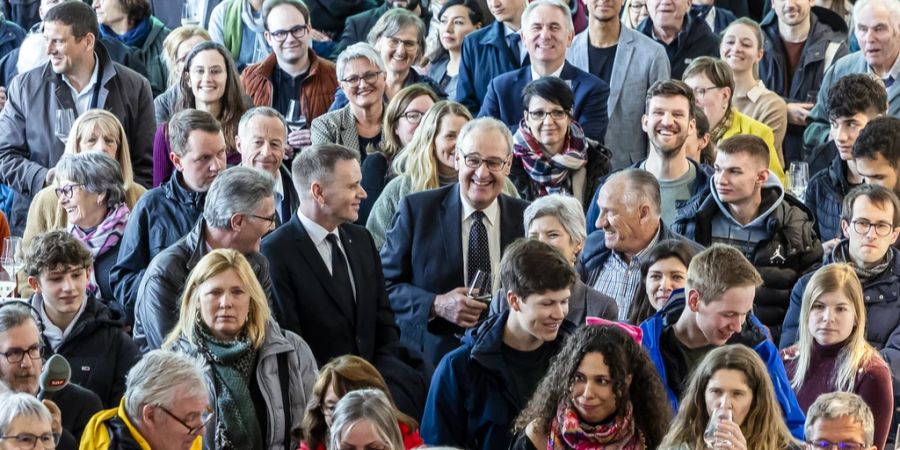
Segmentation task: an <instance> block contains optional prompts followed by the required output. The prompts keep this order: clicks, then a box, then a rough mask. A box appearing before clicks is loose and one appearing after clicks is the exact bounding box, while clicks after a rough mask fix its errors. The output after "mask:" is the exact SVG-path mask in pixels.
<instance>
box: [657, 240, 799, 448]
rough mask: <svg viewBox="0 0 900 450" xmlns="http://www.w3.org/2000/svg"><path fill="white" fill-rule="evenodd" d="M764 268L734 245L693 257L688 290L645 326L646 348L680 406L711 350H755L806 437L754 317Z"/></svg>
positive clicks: (788, 417)
mask: <svg viewBox="0 0 900 450" xmlns="http://www.w3.org/2000/svg"><path fill="white" fill-rule="evenodd" d="M760 284H762V277H760V275H759V272H757V271H756V269H755V268H754V267H753V265H752V264H750V261H748V260H747V258H745V257H744V255H743V254H742V253H741V252H740V251H739V250H737V249H736V248H734V247H731V246H728V245H724V244H713V245H712V246H710V247H709V248H708V249H706V250H704V251H702V252H700V253H699V254H697V256H695V257H694V259H693V260H691V264H690V266H689V267H688V274H687V283H686V284H685V287H684V289H682V290H678V291H675V292H673V293H672V296H671V297H670V298H669V302H668V303H667V304H666V306H665V307H664V308H663V309H661V310H660V311H659V312H658V313H657V314H656V315H654V316H653V317H651V318H650V319H647V321H645V322H644V323H642V324H641V329H643V330H644V340H643V345H644V348H646V349H647V353H648V354H649V356H650V359H651V360H652V361H653V363H654V364H655V365H656V369H657V371H659V375H660V378H662V381H663V384H664V385H665V386H666V389H667V390H668V393H669V401H670V402H671V403H672V406H673V408H674V409H675V410H678V399H679V398H680V397H681V394H682V392H683V390H684V387H685V386H687V384H688V380H689V379H690V376H691V371H692V369H693V368H694V367H696V366H697V364H699V362H700V361H701V360H703V357H704V356H706V354H707V353H708V352H709V351H710V350H712V349H714V348H716V347H720V346H723V345H726V344H743V345H746V346H747V347H750V348H752V349H753V350H755V351H756V353H757V354H759V356H760V358H762V360H763V361H764V362H765V363H766V367H767V368H768V370H769V376H770V377H771V378H772V384H773V386H774V387H775V395H776V397H777V398H778V403H779V404H780V405H781V410H782V412H783V414H784V419H785V422H786V423H787V425H788V428H790V429H791V432H792V433H793V434H794V436H796V437H798V438H801V437H802V436H803V420H804V417H803V411H801V410H800V405H799V404H798V403H797V398H796V397H795V396H794V391H793V390H792V389H791V385H790V383H789V382H788V379H787V373H786V372H785V370H784V364H782V362H781V357H780V355H779V353H778V349H777V348H776V347H775V344H774V343H772V341H771V340H770V339H769V335H768V332H767V331H766V329H765V327H763V325H762V323H760V322H759V320H757V319H756V317H755V316H753V313H752V311H753V298H754V296H755V295H756V288H757V286H759V285H760Z"/></svg>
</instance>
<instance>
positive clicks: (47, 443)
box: [0, 433, 59, 450]
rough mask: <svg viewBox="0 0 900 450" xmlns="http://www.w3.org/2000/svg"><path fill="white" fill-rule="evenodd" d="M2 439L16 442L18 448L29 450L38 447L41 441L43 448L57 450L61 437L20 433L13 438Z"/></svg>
mask: <svg viewBox="0 0 900 450" xmlns="http://www.w3.org/2000/svg"><path fill="white" fill-rule="evenodd" d="M0 439H3V440H7V439H12V440H15V441H16V447H19V448H22V449H29V450H30V449H33V448H35V447H37V443H38V441H41V446H42V447H44V448H45V449H48V450H52V449H54V448H56V444H57V443H59V435H58V434H56V433H44V434H42V435H40V436H37V435H34V434H31V433H19V434H16V435H13V436H0Z"/></svg>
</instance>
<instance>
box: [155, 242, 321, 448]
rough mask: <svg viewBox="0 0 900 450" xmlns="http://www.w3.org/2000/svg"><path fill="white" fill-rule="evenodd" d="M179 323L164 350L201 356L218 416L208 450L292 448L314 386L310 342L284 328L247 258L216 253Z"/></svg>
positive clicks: (192, 286) (197, 273) (200, 268)
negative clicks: (280, 324)
mask: <svg viewBox="0 0 900 450" xmlns="http://www.w3.org/2000/svg"><path fill="white" fill-rule="evenodd" d="M180 309H181V311H180V313H179V319H178V323H177V324H176V325H175V328H174V329H173V330H172V332H171V333H170V334H169V336H168V337H167V338H166V341H165V343H164V344H163V348H168V349H172V350H174V351H178V352H181V353H185V354H187V355H190V356H196V357H200V358H202V359H203V360H205V361H206V363H207V365H208V366H209V369H210V370H209V371H208V372H207V387H208V389H209V392H210V399H211V403H212V404H213V408H214V409H215V413H216V414H215V419H214V420H213V421H212V422H211V423H210V424H209V425H208V426H207V427H206V435H205V436H204V438H203V446H204V448H206V449H220V448H285V446H286V445H289V444H290V442H291V430H293V429H294V428H296V427H298V426H299V425H300V422H301V421H302V419H303V414H304V412H305V411H306V404H307V402H308V400H309V398H310V393H311V392H312V387H313V382H314V381H315V376H316V375H315V372H316V360H315V358H314V357H313V354H312V351H311V350H310V349H309V346H308V345H307V344H306V342H304V341H303V339H302V338H300V336H297V335H296V334H294V333H292V332H290V331H286V330H282V329H281V328H280V327H279V326H278V324H277V323H276V322H275V320H274V319H273V318H272V315H271V311H270V309H269V304H268V301H267V299H266V295H265V293H264V292H263V288H262V286H260V284H259V281H257V279H256V276H255V275H254V273H253V269H252V268H251V267H250V264H249V263H248V262H247V259H246V258H244V255H242V254H240V253H239V252H237V251H235V250H231V249H218V250H213V251H211V252H209V253H208V254H207V255H206V256H204V257H203V258H202V259H201V260H200V262H199V263H197V265H196V266H195V267H194V270H192V271H191V273H190V275H189V276H188V280H187V283H186V285H185V287H184V294H183V295H182V297H181V308H180Z"/></svg>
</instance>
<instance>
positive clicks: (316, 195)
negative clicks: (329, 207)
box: [309, 181, 325, 205]
mask: <svg viewBox="0 0 900 450" xmlns="http://www.w3.org/2000/svg"><path fill="white" fill-rule="evenodd" d="M309 193H310V194H311V195H312V199H313V200H315V202H316V203H318V204H319V205H324V204H325V195H324V193H325V187H324V186H322V184H321V183H319V182H318V181H313V182H312V184H311V185H310V186H309Z"/></svg>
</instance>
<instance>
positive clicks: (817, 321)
mask: <svg viewBox="0 0 900 450" xmlns="http://www.w3.org/2000/svg"><path fill="white" fill-rule="evenodd" d="M807 326H808V327H809V332H810V333H812V336H813V339H815V340H816V342H818V343H819V345H832V344H839V343H841V342H844V341H846V340H847V338H849V337H850V333H852V332H853V328H854V327H855V326H856V311H854V310H853V305H852V304H851V303H850V299H849V298H847V296H846V295H844V293H843V292H826V293H823V294H822V295H820V296H819V297H818V298H817V299H815V300H813V304H812V305H811V307H810V309H809V320H808V322H807Z"/></svg>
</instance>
